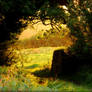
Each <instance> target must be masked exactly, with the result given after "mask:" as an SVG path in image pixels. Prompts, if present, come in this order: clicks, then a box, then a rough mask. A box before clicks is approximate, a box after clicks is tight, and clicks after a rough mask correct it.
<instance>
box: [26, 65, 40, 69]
mask: <svg viewBox="0 0 92 92" xmlns="http://www.w3.org/2000/svg"><path fill="white" fill-rule="evenodd" d="M37 67H39V64H33V65H31V66H27V67H25V69H33V68H37Z"/></svg>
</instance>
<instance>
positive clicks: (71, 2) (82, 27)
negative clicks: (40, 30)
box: [0, 0, 92, 53]
mask: <svg viewBox="0 0 92 92" xmlns="http://www.w3.org/2000/svg"><path fill="white" fill-rule="evenodd" d="M62 5H66V8H63V7H62ZM91 7H92V2H91V0H89V1H88V0H9V1H8V0H0V42H4V41H7V40H12V39H16V34H20V33H21V30H20V29H21V28H23V27H26V25H27V23H28V21H32V20H34V19H40V20H41V21H42V22H43V24H44V25H46V24H45V21H46V20H48V19H49V20H50V24H51V26H52V27H53V26H56V23H60V24H62V23H65V24H66V25H67V26H68V27H69V28H70V30H71V35H74V36H75V37H76V38H77V39H78V40H77V42H76V43H77V44H76V46H75V48H76V49H74V50H75V51H79V53H80V50H81V51H84V49H85V46H87V42H88V41H89V39H91V37H90V35H91V34H92V23H91V20H92V10H91ZM22 20H24V21H25V22H24V23H23V22H22ZM83 47H84V48H83ZM79 48H80V49H79ZM81 48H83V49H81ZM86 50H87V49H86ZM86 50H85V51H86Z"/></svg>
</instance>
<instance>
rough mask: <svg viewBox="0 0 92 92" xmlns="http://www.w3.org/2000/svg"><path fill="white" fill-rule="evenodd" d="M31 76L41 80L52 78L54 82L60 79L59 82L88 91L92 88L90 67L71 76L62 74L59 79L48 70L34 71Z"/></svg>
mask: <svg viewBox="0 0 92 92" xmlns="http://www.w3.org/2000/svg"><path fill="white" fill-rule="evenodd" d="M33 74H34V75H35V76H37V77H41V78H49V77H52V78H53V79H55V80H57V79H60V80H64V81H67V82H71V83H73V84H76V85H78V86H83V87H86V88H88V89H91V88H92V68H90V66H84V67H82V68H80V69H79V70H78V71H77V72H76V73H75V74H72V75H63V74H62V75H61V76H59V77H54V76H53V75H52V73H51V71H50V70H49V69H48V68H45V69H43V70H38V71H35V72H33Z"/></svg>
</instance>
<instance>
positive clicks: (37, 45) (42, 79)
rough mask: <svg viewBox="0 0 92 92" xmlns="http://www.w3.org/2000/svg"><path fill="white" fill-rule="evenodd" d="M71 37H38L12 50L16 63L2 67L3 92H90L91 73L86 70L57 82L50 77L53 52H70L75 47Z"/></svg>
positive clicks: (54, 78) (0, 75)
mask: <svg viewBox="0 0 92 92" xmlns="http://www.w3.org/2000/svg"><path fill="white" fill-rule="evenodd" d="M68 37H69V36H68V35H66V36H64V37H61V36H60V35H59V34H54V35H51V36H49V38H48V37H47V38H46V37H42V36H40V38H39V37H38V35H35V36H32V37H31V38H29V39H25V40H22V41H18V42H17V43H16V44H15V45H13V46H11V47H10V48H9V50H11V49H13V52H12V54H11V55H14V58H13V60H12V61H15V63H13V64H12V65H11V66H0V92H2V91H3V92H7V91H14V92H17V91H20V92H91V91H92V89H91V88H92V83H91V81H92V71H91V70H89V69H88V67H86V66H85V67H84V68H83V69H79V71H78V72H77V74H76V75H72V76H64V75H62V76H61V77H60V78H56V77H53V76H52V75H51V73H50V69H51V64H52V58H53V52H54V51H55V50H57V49H67V48H68V47H69V46H70V45H71V44H72V42H71V39H70V38H68ZM38 38H39V39H38ZM13 53H14V54H13Z"/></svg>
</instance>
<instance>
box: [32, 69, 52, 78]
mask: <svg viewBox="0 0 92 92" xmlns="http://www.w3.org/2000/svg"><path fill="white" fill-rule="evenodd" d="M33 74H34V75H35V76H37V77H41V78H48V77H51V73H50V70H49V69H48V68H45V69H43V70H37V71H35V72H33Z"/></svg>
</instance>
